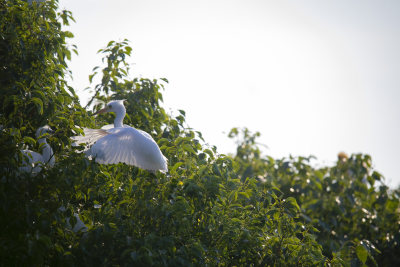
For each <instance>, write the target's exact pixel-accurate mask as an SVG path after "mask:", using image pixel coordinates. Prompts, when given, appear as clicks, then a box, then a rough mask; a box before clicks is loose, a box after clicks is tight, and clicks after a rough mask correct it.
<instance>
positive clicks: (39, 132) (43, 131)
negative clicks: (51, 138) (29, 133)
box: [36, 125, 54, 138]
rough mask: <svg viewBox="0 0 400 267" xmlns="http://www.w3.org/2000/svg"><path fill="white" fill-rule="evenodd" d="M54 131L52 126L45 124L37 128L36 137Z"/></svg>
mask: <svg viewBox="0 0 400 267" xmlns="http://www.w3.org/2000/svg"><path fill="white" fill-rule="evenodd" d="M53 133H54V131H53V130H52V129H51V128H50V126H49V125H45V126H42V127H40V128H39V129H37V130H36V138H39V137H40V136H42V135H44V134H53Z"/></svg>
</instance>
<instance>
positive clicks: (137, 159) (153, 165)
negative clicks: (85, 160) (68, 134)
mask: <svg viewBox="0 0 400 267" xmlns="http://www.w3.org/2000/svg"><path fill="white" fill-rule="evenodd" d="M105 112H114V113H115V114H116V117H115V119H114V128H108V127H107V128H108V129H107V128H106V129H105V128H104V127H103V128H102V129H87V128H85V129H84V133H85V135H84V136H74V137H73V139H74V140H75V142H76V143H77V144H81V143H84V144H86V145H87V146H88V147H90V148H88V150H87V151H86V152H85V153H86V154H87V155H88V156H92V157H94V158H95V160H96V162H98V163H101V164H116V163H120V162H122V163H126V164H128V165H133V166H136V167H139V168H141V169H145V170H149V171H161V172H167V171H168V165H167V159H166V157H165V156H164V155H163V154H162V153H161V151H160V148H159V147H158V145H157V143H156V142H155V141H154V140H153V138H152V137H151V136H150V135H149V134H148V133H146V132H144V131H142V130H138V129H135V128H133V127H130V126H127V125H123V123H122V121H123V120H124V117H125V114H126V109H125V106H124V103H123V100H114V101H111V102H109V103H108V104H107V105H106V107H105V108H103V109H101V110H99V111H98V112H96V113H95V114H101V113H105Z"/></svg>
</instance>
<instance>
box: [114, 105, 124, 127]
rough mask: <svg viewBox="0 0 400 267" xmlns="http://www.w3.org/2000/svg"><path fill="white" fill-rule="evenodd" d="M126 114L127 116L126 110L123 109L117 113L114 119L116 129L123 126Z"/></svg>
mask: <svg viewBox="0 0 400 267" xmlns="http://www.w3.org/2000/svg"><path fill="white" fill-rule="evenodd" d="M125 114H126V111H125V108H121V109H120V110H118V112H116V116H115V119H114V128H117V127H122V126H123V123H122V122H123V120H124V117H125Z"/></svg>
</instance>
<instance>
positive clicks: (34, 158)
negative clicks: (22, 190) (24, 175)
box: [19, 125, 55, 174]
mask: <svg viewBox="0 0 400 267" xmlns="http://www.w3.org/2000/svg"><path fill="white" fill-rule="evenodd" d="M52 133H54V131H53V130H52V129H51V128H50V127H49V126H48V125H45V126H43V127H40V128H39V129H37V131H36V138H39V137H41V138H40V139H39V140H38V142H39V144H41V147H42V153H38V152H35V151H32V150H28V149H24V150H21V152H22V154H23V156H24V158H23V162H22V166H21V167H19V170H20V171H21V172H28V173H32V174H37V173H39V172H40V171H41V170H42V166H43V165H45V164H48V165H49V166H50V167H53V166H54V163H55V158H54V153H53V149H51V146H50V145H49V144H48V143H47V141H46V136H43V135H44V134H52Z"/></svg>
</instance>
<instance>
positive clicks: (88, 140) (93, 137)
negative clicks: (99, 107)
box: [71, 128, 108, 147]
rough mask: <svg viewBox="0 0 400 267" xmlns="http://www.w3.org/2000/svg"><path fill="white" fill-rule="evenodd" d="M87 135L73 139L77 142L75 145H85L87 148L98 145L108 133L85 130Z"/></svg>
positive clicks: (101, 130)
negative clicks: (97, 142)
mask: <svg viewBox="0 0 400 267" xmlns="http://www.w3.org/2000/svg"><path fill="white" fill-rule="evenodd" d="M83 133H84V134H85V135H78V136H73V137H71V138H72V140H74V141H75V143H74V145H79V144H85V145H86V146H87V147H89V146H91V145H93V144H94V143H96V141H97V140H99V139H100V138H102V137H104V136H106V135H108V132H107V131H106V130H104V129H89V128H83Z"/></svg>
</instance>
